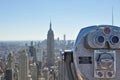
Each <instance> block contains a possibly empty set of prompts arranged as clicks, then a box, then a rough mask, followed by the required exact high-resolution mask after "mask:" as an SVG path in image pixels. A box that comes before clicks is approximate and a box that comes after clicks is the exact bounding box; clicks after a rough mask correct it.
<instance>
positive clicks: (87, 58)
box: [64, 25, 120, 80]
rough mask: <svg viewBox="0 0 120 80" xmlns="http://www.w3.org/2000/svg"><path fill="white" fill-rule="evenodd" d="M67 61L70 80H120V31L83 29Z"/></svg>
mask: <svg viewBox="0 0 120 80" xmlns="http://www.w3.org/2000/svg"><path fill="white" fill-rule="evenodd" d="M64 61H65V64H66V69H67V72H68V73H67V74H68V78H69V80H120V27H117V26H112V25H97V26H90V27H86V28H83V29H82V30H81V31H80V32H79V34H78V37H77V39H76V42H75V45H74V48H73V52H72V51H71V52H70V51H65V53H64Z"/></svg>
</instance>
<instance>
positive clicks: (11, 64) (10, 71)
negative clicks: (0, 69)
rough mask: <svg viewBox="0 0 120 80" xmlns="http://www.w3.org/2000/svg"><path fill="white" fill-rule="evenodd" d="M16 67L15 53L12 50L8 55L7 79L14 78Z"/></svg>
mask: <svg viewBox="0 0 120 80" xmlns="http://www.w3.org/2000/svg"><path fill="white" fill-rule="evenodd" d="M14 68H15V63H14V55H13V53H12V52H10V53H9V55H8V57H7V65H6V73H5V78H6V80H14Z"/></svg>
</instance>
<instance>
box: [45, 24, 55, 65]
mask: <svg viewBox="0 0 120 80" xmlns="http://www.w3.org/2000/svg"><path fill="white" fill-rule="evenodd" d="M54 61H55V54H54V32H53V30H52V24H51V22H50V29H49V31H48V34H47V66H48V67H50V66H53V65H54Z"/></svg>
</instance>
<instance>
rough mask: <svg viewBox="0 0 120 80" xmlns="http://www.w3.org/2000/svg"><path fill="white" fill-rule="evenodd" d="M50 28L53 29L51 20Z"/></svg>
mask: <svg viewBox="0 0 120 80" xmlns="http://www.w3.org/2000/svg"><path fill="white" fill-rule="evenodd" d="M50 30H52V23H51V20H50Z"/></svg>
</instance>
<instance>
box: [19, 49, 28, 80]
mask: <svg viewBox="0 0 120 80" xmlns="http://www.w3.org/2000/svg"><path fill="white" fill-rule="evenodd" d="M19 54H20V56H19V79H20V80H28V75H29V59H28V54H27V52H26V51H25V50H23V51H22V52H20V53H19Z"/></svg>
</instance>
